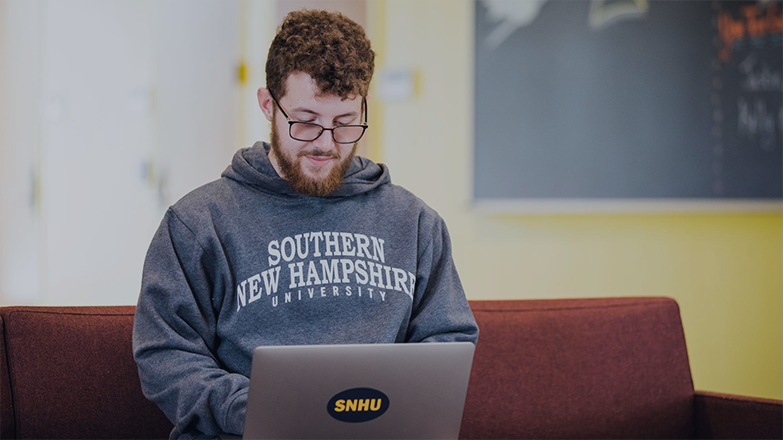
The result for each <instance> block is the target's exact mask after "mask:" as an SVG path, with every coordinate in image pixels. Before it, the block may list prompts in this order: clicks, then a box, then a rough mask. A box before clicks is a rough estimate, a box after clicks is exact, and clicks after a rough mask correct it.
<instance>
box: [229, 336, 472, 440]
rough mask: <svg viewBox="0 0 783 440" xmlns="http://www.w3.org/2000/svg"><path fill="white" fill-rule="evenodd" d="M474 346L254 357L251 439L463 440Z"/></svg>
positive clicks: (337, 348)
mask: <svg viewBox="0 0 783 440" xmlns="http://www.w3.org/2000/svg"><path fill="white" fill-rule="evenodd" d="M473 350H474V346H473V344H471V343H469V342H446V343H444V342H430V343H420V344H359V345H300V346H274V347H258V348H256V349H255V351H254V353H253V369H252V372H251V375H250V391H249V394H248V400H247V415H246V417H245V429H244V435H243V438H244V439H305V438H308V439H310V438H312V439H316V438H320V439H327V438H329V439H338V438H339V439H359V438H361V439H381V438H383V439H425V438H426V439H456V438H457V437H458V436H459V429H460V423H461V421H462V410H463V407H464V405H465V395H466V393H467V389H468V379H469V377H470V367H471V365H472V361H473Z"/></svg>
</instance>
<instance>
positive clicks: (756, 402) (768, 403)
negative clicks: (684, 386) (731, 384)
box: [693, 390, 780, 406]
mask: <svg viewBox="0 0 783 440" xmlns="http://www.w3.org/2000/svg"><path fill="white" fill-rule="evenodd" d="M698 391H701V390H698ZM698 391H697V390H694V391H693V395H694V401H695V400H696V398H697V397H699V398H702V399H704V398H707V399H720V400H728V401H729V402H738V400H737V399H735V398H731V397H724V396H715V395H712V394H699V393H698ZM703 392H708V393H709V392H710V391H703ZM741 397H752V396H741ZM773 400H774V399H773ZM742 403H753V404H754V405H768V406H780V404H779V403H775V402H764V401H758V400H752V401H743V402H742Z"/></svg>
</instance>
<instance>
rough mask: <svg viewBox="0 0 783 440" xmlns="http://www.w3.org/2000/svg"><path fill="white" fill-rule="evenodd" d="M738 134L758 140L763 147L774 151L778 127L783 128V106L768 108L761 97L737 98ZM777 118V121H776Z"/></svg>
mask: <svg viewBox="0 0 783 440" xmlns="http://www.w3.org/2000/svg"><path fill="white" fill-rule="evenodd" d="M737 111H738V114H737V134H738V135H739V136H741V137H744V138H746V139H748V140H751V141H754V142H755V141H758V143H759V145H761V148H763V149H765V150H767V151H772V150H774V149H775V148H776V146H777V142H776V131H777V130H776V128H777V127H780V128H781V130H783V107H781V108H779V109H778V112H777V115H776V114H775V113H774V110H770V109H768V108H767V103H766V101H764V100H763V99H761V98H751V100H750V101H748V99H746V98H744V97H740V98H739V99H738V100H737ZM776 119H777V121H775V120H776Z"/></svg>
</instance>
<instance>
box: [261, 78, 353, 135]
mask: <svg viewBox="0 0 783 440" xmlns="http://www.w3.org/2000/svg"><path fill="white" fill-rule="evenodd" d="M269 96H271V97H272V101H274V102H275V104H277V107H278V108H279V109H280V111H281V112H283V116H285V118H286V120H287V121H288V135H289V136H291V138H292V139H295V140H297V141H302V142H312V141H314V140H316V139H318V138H319V137H320V136H321V134H322V133H323V132H324V131H331V132H332V139H334V142H335V143H337V144H353V143H356V142H359V139H361V138H362V136H364V131H365V130H367V127H368V125H367V98H362V106H364V124H359V125H338V126H337V127H334V128H326V127H324V126H323V125H319V124H314V123H312V122H301V121H292V120H291V118H290V117H288V114H287V113H286V112H285V110H283V107H282V106H281V105H280V103H279V102H277V99H276V98H275V95H273V94H272V91H270V92H269Z"/></svg>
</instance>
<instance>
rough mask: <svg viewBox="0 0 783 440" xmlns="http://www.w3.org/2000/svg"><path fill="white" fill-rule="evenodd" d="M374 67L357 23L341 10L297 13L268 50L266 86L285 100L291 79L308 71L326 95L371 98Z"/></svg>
mask: <svg viewBox="0 0 783 440" xmlns="http://www.w3.org/2000/svg"><path fill="white" fill-rule="evenodd" d="M374 69H375V52H373V51H372V48H371V47H370V40H368V39H367V37H366V36H365V34H364V29H362V27H361V26H359V24H357V23H356V22H355V21H353V20H351V19H349V18H348V17H346V16H344V15H343V14H340V13H339V12H328V11H320V10H301V11H293V12H291V13H289V14H288V15H287V16H286V17H285V19H284V20H283V22H282V23H281V24H280V27H279V28H278V30H277V35H276V36H275V39H274V40H272V45H271V46H270V47H269V54H268V56H267V61H266V86H267V88H268V89H269V90H270V91H271V92H272V93H273V94H274V96H276V97H277V98H278V99H280V98H282V97H283V96H284V95H285V93H286V89H285V82H286V80H287V79H288V76H289V75H290V74H292V73H294V72H303V73H307V74H308V75H310V76H311V77H313V78H314V79H315V81H316V84H317V86H318V89H319V90H320V91H321V93H322V94H331V95H337V96H339V97H340V98H342V99H346V98H349V97H353V96H356V95H357V94H358V95H360V96H363V97H366V96H367V92H368V90H369V88H370V80H371V79H372V74H373V70H374Z"/></svg>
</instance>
